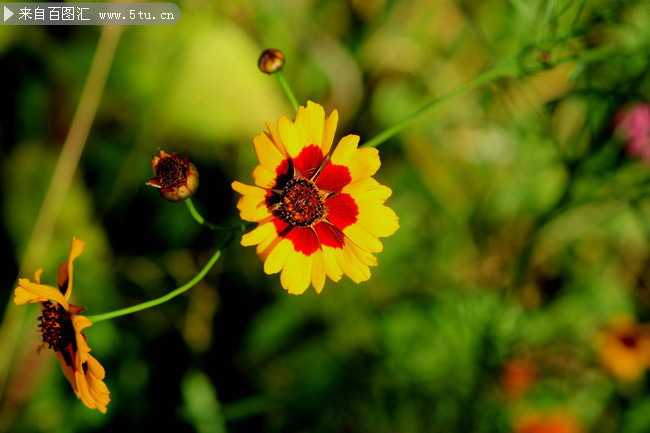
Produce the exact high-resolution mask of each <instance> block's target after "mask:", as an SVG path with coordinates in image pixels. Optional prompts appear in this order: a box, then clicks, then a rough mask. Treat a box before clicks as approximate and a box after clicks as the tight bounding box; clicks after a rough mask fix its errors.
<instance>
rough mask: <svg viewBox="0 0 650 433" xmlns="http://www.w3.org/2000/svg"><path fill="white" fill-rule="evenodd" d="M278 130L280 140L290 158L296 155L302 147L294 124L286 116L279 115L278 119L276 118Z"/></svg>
mask: <svg viewBox="0 0 650 433" xmlns="http://www.w3.org/2000/svg"><path fill="white" fill-rule="evenodd" d="M278 132H279V133H280V137H282V142H283V143H284V147H285V149H287V153H288V154H289V156H290V157H291V158H295V157H297V156H298V154H299V153H300V151H301V150H302V148H303V144H302V143H300V141H299V139H298V131H296V126H295V125H294V124H293V122H291V121H290V120H289V118H288V117H286V116H282V117H280V120H278Z"/></svg>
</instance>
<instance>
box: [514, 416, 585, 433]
mask: <svg viewBox="0 0 650 433" xmlns="http://www.w3.org/2000/svg"><path fill="white" fill-rule="evenodd" d="M515 432H516V433H582V432H584V426H583V425H582V423H581V422H580V421H578V420H577V419H576V418H575V417H574V416H572V415H570V414H568V413H563V412H551V413H545V414H541V413H535V414H529V415H527V416H524V417H522V418H521V419H519V420H518V421H517V422H515Z"/></svg>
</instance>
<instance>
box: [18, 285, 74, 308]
mask: <svg viewBox="0 0 650 433" xmlns="http://www.w3.org/2000/svg"><path fill="white" fill-rule="evenodd" d="M46 301H55V302H58V303H59V304H61V306H62V307H63V308H65V309H66V310H69V309H70V307H69V305H68V301H67V300H66V298H65V297H64V296H63V294H62V293H61V292H60V291H59V289H56V288H54V287H52V286H46V285H44V284H36V283H32V282H31V281H29V280H28V279H27V278H20V279H19V280H18V287H16V290H15V292H14V302H15V303H16V305H21V304H24V303H26V302H46Z"/></svg>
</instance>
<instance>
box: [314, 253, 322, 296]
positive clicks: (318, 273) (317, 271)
mask: <svg viewBox="0 0 650 433" xmlns="http://www.w3.org/2000/svg"><path fill="white" fill-rule="evenodd" d="M312 257H313V263H312V268H311V283H312V284H313V286H314V289H316V293H320V292H321V290H323V286H325V259H324V258H323V250H318V251H316V252H315V253H314V254H313V255H312Z"/></svg>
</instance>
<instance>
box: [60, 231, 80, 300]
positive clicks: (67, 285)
mask: <svg viewBox="0 0 650 433" xmlns="http://www.w3.org/2000/svg"><path fill="white" fill-rule="evenodd" d="M84 245H86V243H85V242H84V241H80V240H79V239H77V238H76V237H74V236H73V237H72V244H71V245H70V253H69V255H68V260H67V261H65V262H62V263H61V264H60V265H59V269H58V271H57V273H56V281H57V283H58V284H59V289H60V290H61V292H62V293H64V296H65V299H69V298H70V293H72V262H73V261H74V259H76V258H77V257H79V256H80V255H81V253H82V252H83V249H84Z"/></svg>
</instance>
